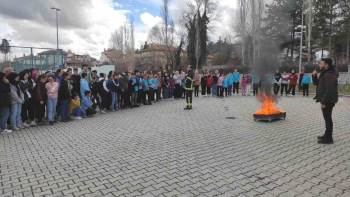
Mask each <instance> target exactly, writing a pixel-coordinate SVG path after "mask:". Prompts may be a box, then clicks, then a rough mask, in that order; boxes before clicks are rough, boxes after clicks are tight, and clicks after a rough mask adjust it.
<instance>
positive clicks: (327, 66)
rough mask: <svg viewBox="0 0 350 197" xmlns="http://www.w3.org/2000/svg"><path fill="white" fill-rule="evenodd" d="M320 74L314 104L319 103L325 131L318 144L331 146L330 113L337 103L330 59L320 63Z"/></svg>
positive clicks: (335, 83)
mask: <svg viewBox="0 0 350 197" xmlns="http://www.w3.org/2000/svg"><path fill="white" fill-rule="evenodd" d="M319 66H320V69H321V74H320V77H319V81H318V86H317V90H316V102H319V103H321V108H322V114H323V118H324V120H325V123H326V131H325V134H324V135H323V136H319V137H318V143H319V144H333V120H332V111H333V108H334V106H335V104H336V103H337V102H338V79H337V78H338V74H337V72H336V69H335V68H334V66H333V65H332V59H330V58H324V59H322V60H321V62H320V65H319Z"/></svg>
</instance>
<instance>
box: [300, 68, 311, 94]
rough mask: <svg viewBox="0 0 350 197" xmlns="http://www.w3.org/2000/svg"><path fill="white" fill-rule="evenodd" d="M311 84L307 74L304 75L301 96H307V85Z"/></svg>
mask: <svg viewBox="0 0 350 197" xmlns="http://www.w3.org/2000/svg"><path fill="white" fill-rule="evenodd" d="M310 83H311V77H310V75H309V74H307V73H304V75H303V79H302V80H301V85H302V87H303V96H309V84H310Z"/></svg>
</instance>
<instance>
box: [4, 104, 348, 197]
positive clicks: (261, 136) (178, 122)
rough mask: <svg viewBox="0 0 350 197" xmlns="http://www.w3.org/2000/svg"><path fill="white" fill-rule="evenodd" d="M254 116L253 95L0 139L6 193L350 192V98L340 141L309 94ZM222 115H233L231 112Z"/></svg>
mask: <svg viewBox="0 0 350 197" xmlns="http://www.w3.org/2000/svg"><path fill="white" fill-rule="evenodd" d="M279 105H280V106H281V107H282V108H284V109H285V110H286V111H287V120H285V121H279V122H273V123H262V122H257V123H256V122H254V120H253V118H252V113H254V111H255V109H256V108H257V107H258V106H259V103H258V102H257V101H256V99H255V98H253V97H249V98H247V97H246V98H243V97H231V98H228V99H217V98H200V99H195V100H194V110H193V111H191V112H188V111H184V110H183V107H184V101H183V100H178V101H163V102H161V103H158V104H156V105H153V106H145V107H141V108H138V109H134V110H126V111H121V112H115V113H109V114H105V115H99V116H97V117H94V118H90V119H85V120H82V121H75V122H70V123H65V124H57V125H56V126H53V127H49V126H44V127H38V128H32V129H28V130H24V131H20V132H15V133H12V134H5V135H2V136H0V170H1V171H0V178H1V180H0V182H1V184H0V196H2V197H4V196H25V197H27V196H344V197H349V196H350V127H349V126H350V99H341V101H340V103H339V104H338V105H337V107H336V109H335V112H334V113H335V130H334V135H335V138H334V140H335V144H334V145H328V146H327V145H318V144H317V143H316V142H317V140H316V136H317V135H320V134H322V132H323V130H324V125H323V122H322V116H321V113H320V109H319V105H318V104H315V103H314V102H313V101H312V99H311V98H301V97H295V98H285V99H283V100H281V101H280V103H279ZM226 117H235V119H227V118H226Z"/></svg>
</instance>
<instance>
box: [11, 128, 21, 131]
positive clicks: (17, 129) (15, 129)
mask: <svg viewBox="0 0 350 197" xmlns="http://www.w3.org/2000/svg"><path fill="white" fill-rule="evenodd" d="M19 130H21V129H19V128H17V127H15V128H12V131H19Z"/></svg>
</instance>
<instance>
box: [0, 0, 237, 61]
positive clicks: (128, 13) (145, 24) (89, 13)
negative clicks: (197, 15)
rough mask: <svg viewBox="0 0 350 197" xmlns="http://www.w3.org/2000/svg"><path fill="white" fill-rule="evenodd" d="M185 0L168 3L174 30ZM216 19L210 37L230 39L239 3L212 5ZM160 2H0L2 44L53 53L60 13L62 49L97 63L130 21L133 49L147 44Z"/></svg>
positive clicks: (233, 0)
mask: <svg viewBox="0 0 350 197" xmlns="http://www.w3.org/2000/svg"><path fill="white" fill-rule="evenodd" d="M186 1H188V0H170V12H171V15H172V17H173V18H174V21H175V24H179V23H180V22H181V15H182V12H183V10H184V6H185V5H186ZM216 1H217V11H218V13H219V14H217V16H216V17H215V21H214V22H212V24H211V30H210V32H209V36H210V39H211V40H216V39H218V38H219V36H225V35H227V34H229V33H231V34H234V32H232V30H231V29H230V26H231V25H232V21H234V20H235V19H234V18H235V17H232V16H233V15H234V14H233V13H234V11H235V8H236V7H237V3H238V0H216ZM161 5H162V0H0V39H3V38H6V39H8V40H11V42H10V44H11V45H22V46H35V47H52V48H55V47H56V20H55V12H54V11H53V10H51V9H50V8H51V7H58V8H60V9H61V10H62V11H61V12H60V14H59V27H60V31H59V37H60V38H59V41H60V48H63V49H64V50H68V49H70V50H72V51H73V52H76V53H80V54H90V55H92V56H94V57H97V58H99V56H100V53H101V51H103V49H104V48H108V46H109V39H110V35H111V33H112V32H113V31H114V30H115V29H117V28H118V27H119V26H121V25H122V24H124V22H125V21H126V20H127V19H128V18H133V19H134V21H135V39H136V43H135V44H136V47H139V46H140V45H141V44H142V43H144V42H145V41H146V40H147V37H148V32H149V30H150V29H151V28H152V27H153V26H154V25H156V24H157V23H160V22H161V17H160V7H161Z"/></svg>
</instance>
